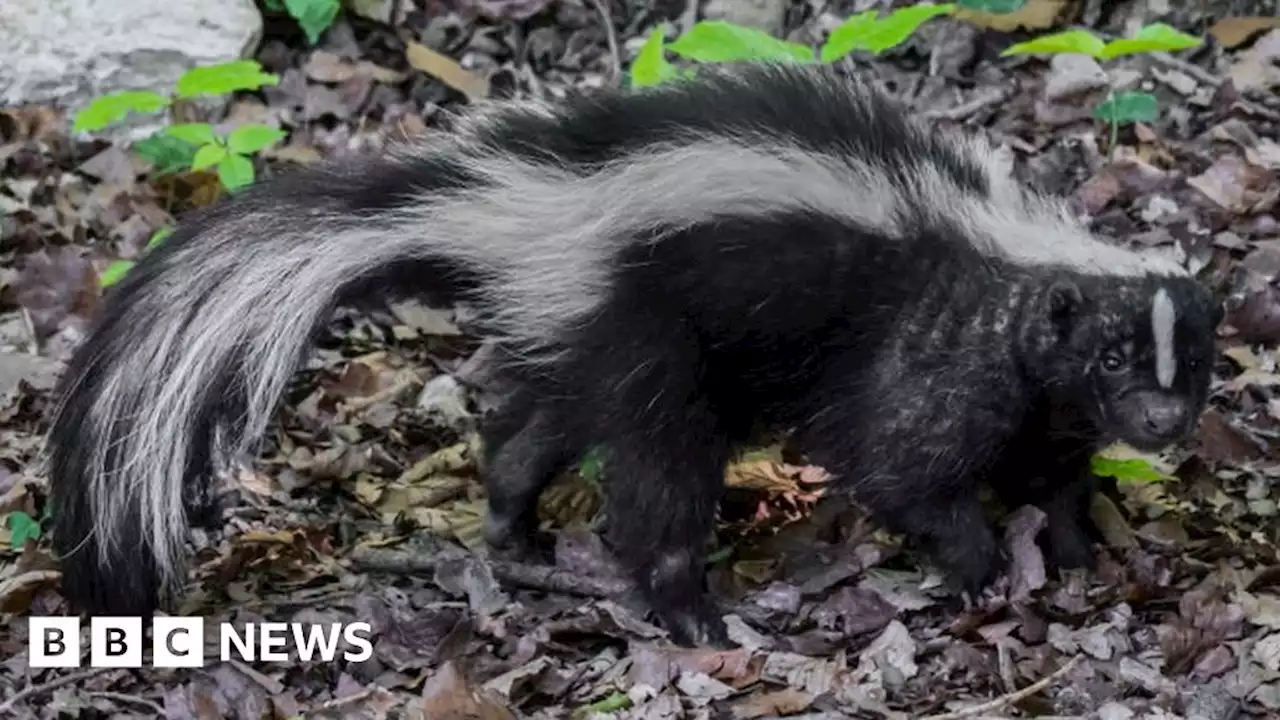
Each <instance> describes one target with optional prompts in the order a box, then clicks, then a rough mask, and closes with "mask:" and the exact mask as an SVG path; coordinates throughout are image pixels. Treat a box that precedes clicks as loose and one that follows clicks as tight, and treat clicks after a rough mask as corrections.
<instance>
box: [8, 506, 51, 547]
mask: <svg viewBox="0 0 1280 720" xmlns="http://www.w3.org/2000/svg"><path fill="white" fill-rule="evenodd" d="M49 517H50V515H49V506H48V505H47V504H46V505H45V508H44V512H43V513H41V515H40V518H39V519H36V518H33V517H31V516H30V515H28V514H27V513H25V512H23V511H21V510H14V511H13V512H11V513H9V514H8V515H6V516H5V521H4V524H5V527H7V528H9V547H10V548H11V549H13V550H14V551H19V550H22V547H23V546H24V545H26V544H27V541H28V540H39V539H40V536H41V535H43V534H44V525H45V524H46V523H48V522H49Z"/></svg>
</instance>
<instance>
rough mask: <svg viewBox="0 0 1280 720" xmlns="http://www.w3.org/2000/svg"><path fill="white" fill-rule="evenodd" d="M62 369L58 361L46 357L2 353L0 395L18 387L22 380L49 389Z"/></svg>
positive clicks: (36, 386) (41, 388)
mask: <svg viewBox="0 0 1280 720" xmlns="http://www.w3.org/2000/svg"><path fill="white" fill-rule="evenodd" d="M60 369H61V367H60V365H59V364H58V363H57V362H55V361H53V360H50V359H49V358H46V357H41V356H38V355H19V354H17V353H0V395H3V394H5V393H8V392H9V391H10V390H12V389H14V388H15V387H17V386H18V382H19V381H22V380H25V381H27V383H28V384H30V385H31V386H32V387H34V388H36V389H37V390H49V389H51V388H52V387H53V385H54V382H55V381H56V380H57V377H58V372H59V370H60Z"/></svg>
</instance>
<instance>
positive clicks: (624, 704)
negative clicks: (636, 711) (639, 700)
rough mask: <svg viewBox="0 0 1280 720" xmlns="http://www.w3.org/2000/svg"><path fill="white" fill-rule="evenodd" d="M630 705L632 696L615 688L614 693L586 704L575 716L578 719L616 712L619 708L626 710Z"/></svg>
mask: <svg viewBox="0 0 1280 720" xmlns="http://www.w3.org/2000/svg"><path fill="white" fill-rule="evenodd" d="M629 707H631V696H629V695H627V694H626V693H624V692H618V691H617V690H614V691H613V694H611V695H608V696H606V697H604V698H602V699H600V700H597V701H595V702H593V703H591V704H590V705H584V706H583V707H582V708H580V709H579V710H578V711H577V712H575V713H574V718H575V720H576V718H586V717H591V716H592V715H597V714H608V713H615V712H618V711H619V710H626V709H627V708H629Z"/></svg>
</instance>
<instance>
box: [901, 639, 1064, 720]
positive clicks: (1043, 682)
mask: <svg viewBox="0 0 1280 720" xmlns="http://www.w3.org/2000/svg"><path fill="white" fill-rule="evenodd" d="M1079 662H1080V656H1079V655H1077V656H1075V657H1073V658H1071V659H1070V660H1068V661H1067V663H1066V664H1065V665H1063V666H1062V667H1060V668H1058V669H1057V670H1054V671H1053V672H1051V673H1049V674H1048V675H1046V676H1044V677H1043V678H1041V679H1039V680H1037V681H1035V682H1033V683H1031V684H1030V685H1028V686H1026V687H1024V688H1022V689H1021V690H1019V691H1017V692H1011V693H1009V694H1007V695H1001V696H1000V697H998V698H996V699H995V700H991V701H990V702H985V703H982V704H981V705H974V706H973V707H967V708H965V709H963V710H957V711H955V712H950V713H944V714H942V715H929V716H927V717H923V718H920V720H962V719H963V718H975V717H978V716H981V715H984V714H986V713H989V712H991V711H992V710H996V709H998V708H1002V707H1005V706H1007V705H1012V704H1014V703H1016V702H1019V701H1021V700H1023V699H1024V698H1027V697H1030V696H1032V695H1035V694H1036V693H1038V692H1040V691H1041V690H1043V689H1045V688H1047V687H1049V685H1050V684H1051V683H1052V682H1053V681H1054V680H1057V679H1058V678H1060V677H1062V676H1063V675H1066V674H1067V673H1069V672H1071V669H1072V668H1074V667H1075V666H1076V664H1077V663H1079Z"/></svg>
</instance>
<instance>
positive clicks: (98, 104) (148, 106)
mask: <svg viewBox="0 0 1280 720" xmlns="http://www.w3.org/2000/svg"><path fill="white" fill-rule="evenodd" d="M279 81H280V78H279V76H277V75H273V74H271V73H267V72H263V70H262V66H261V65H259V64H258V62H257V61H256V60H237V61H233V62H228V63H222V64H219V65H209V66H205V67H198V68H192V69H191V70H188V71H187V72H185V73H183V74H182V76H181V77H179V78H178V81H177V83H176V85H175V87H174V92H173V94H172V95H171V96H169V97H166V96H164V95H161V94H160V93H157V92H152V91H150V90H125V91H122V92H116V93H111V94H109V95H104V96H102V97H100V98H97V99H95V100H94V101H93V102H91V103H89V105H88V106H87V107H85V108H84V109H83V110H81V111H80V112H78V113H76V116H75V119H74V121H73V122H72V129H73V130H74V131H76V132H92V131H94V130H101V129H102V128H105V127H107V126H109V125H112V124H115V123H118V122H120V121H122V120H124V119H125V118H126V117H128V116H129V115H130V114H131V113H143V114H147V113H157V112H161V111H166V110H168V111H172V109H173V106H174V103H176V102H178V101H181V100H186V99H191V98H197V97H208V96H219V95H227V94H229V93H233V92H236V91H239V90H258V89H260V88H262V87H264V86H267V85H275V84H276V83H278V82H279ZM284 136H285V133H284V131H283V130H280V129H278V128H274V127H270V126H268V125H257V124H252V125H242V126H240V127H237V128H236V129H234V130H232V131H231V132H230V133H228V134H226V135H220V134H218V133H217V132H216V131H215V130H214V128H213V126H212V125H210V124H208V123H182V124H177V125H169V126H167V127H165V128H162V129H161V130H159V131H157V132H156V133H154V134H152V135H151V136H150V137H148V138H146V139H145V140H142V141H141V142H139V143H137V144H135V145H134V147H133V150H134V152H136V153H138V154H139V155H140V156H142V157H143V158H145V159H146V160H148V161H150V162H151V163H152V165H153V166H154V167H155V170H156V172H157V173H160V174H165V173H173V172H179V171H182V170H208V169H211V168H212V169H214V170H215V171H216V173H217V176H218V181H219V183H220V184H221V185H222V187H224V188H226V190H227V191H228V192H235V191H236V190H239V189H241V188H243V187H245V186H247V185H250V184H252V183H253V181H254V178H255V173H254V169H253V161H252V159H251V158H252V156H253V155H254V154H256V153H258V152H260V151H261V150H263V149H265V148H267V147H269V146H271V145H273V144H275V143H276V142H279V141H280V140H281V139H283V138H284ZM169 233H170V230H169V228H161V229H160V230H157V231H156V233H155V234H154V235H152V236H151V239H150V240H149V241H148V242H147V246H146V249H150V248H152V247H154V246H155V245H157V244H158V243H160V242H161V241H162V240H164V238H166V237H168V235H169ZM131 267H133V262H132V261H130V260H116V261H114V262H112V263H111V264H110V265H108V266H107V268H106V270H104V271H103V273H102V275H101V277H100V278H99V282H100V283H101V284H102V286H103V287H107V286H110V285H113V284H115V283H116V282H118V281H119V280H120V278H122V277H124V274H125V273H126V272H128V270H129V269H130V268H131Z"/></svg>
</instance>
